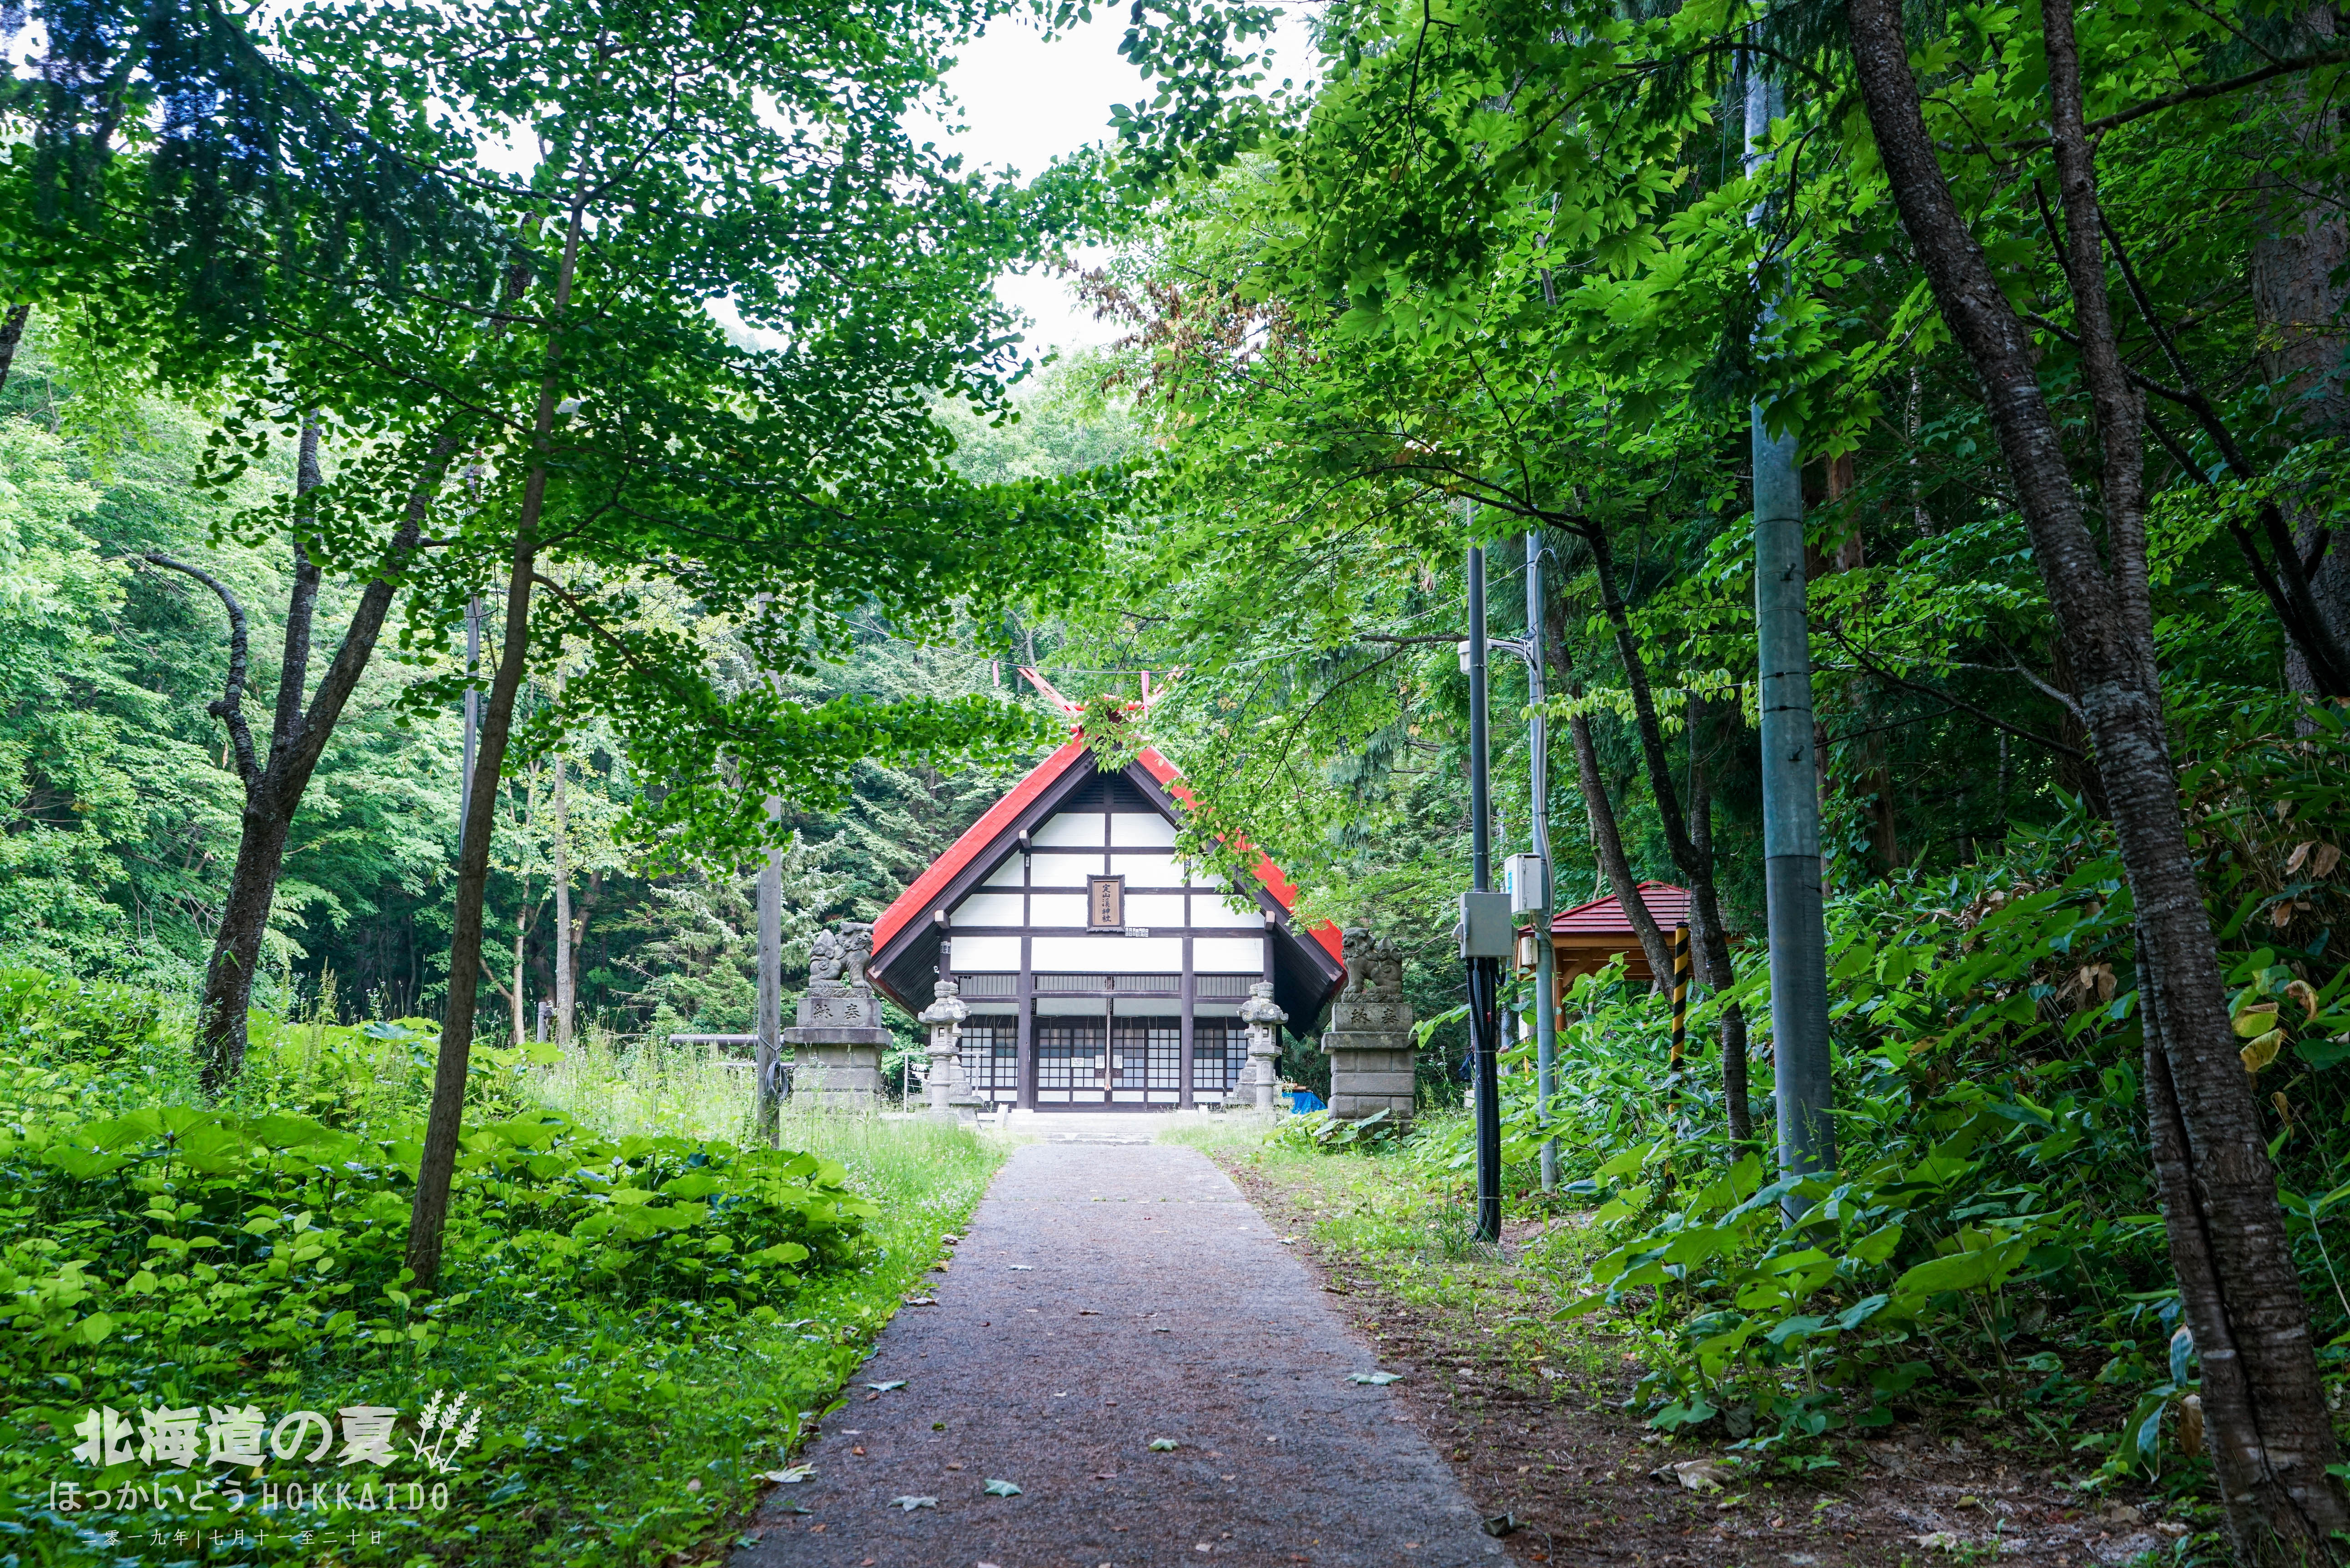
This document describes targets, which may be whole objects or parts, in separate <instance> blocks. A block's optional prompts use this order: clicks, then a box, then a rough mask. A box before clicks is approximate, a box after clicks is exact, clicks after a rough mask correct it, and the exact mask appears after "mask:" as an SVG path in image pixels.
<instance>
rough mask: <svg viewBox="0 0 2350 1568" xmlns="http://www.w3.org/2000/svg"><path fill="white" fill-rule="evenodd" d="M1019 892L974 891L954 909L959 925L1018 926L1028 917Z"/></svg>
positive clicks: (956, 923) (954, 921) (955, 921)
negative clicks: (1021, 905) (1021, 906)
mask: <svg viewBox="0 0 2350 1568" xmlns="http://www.w3.org/2000/svg"><path fill="white" fill-rule="evenodd" d="M1020 904H1021V898H1020V895H1019V894H1017V893H973V894H972V896H971V897H970V898H965V899H964V900H963V901H962V903H960V904H957V905H956V906H955V907H954V909H953V923H954V924H955V925H958V926H1016V925H1019V924H1020V923H1021V922H1022V921H1023V920H1024V919H1026V916H1025V914H1024V911H1023V910H1022V909H1021V908H1020Z"/></svg>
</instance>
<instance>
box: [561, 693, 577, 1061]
mask: <svg viewBox="0 0 2350 1568" xmlns="http://www.w3.org/2000/svg"><path fill="white" fill-rule="evenodd" d="M555 700H556V702H557V703H558V704H560V703H561V702H562V701H563V672H562V671H561V670H556V673H555ZM570 772H571V764H570V763H569V762H567V761H566V760H565V758H564V756H563V753H561V752H560V751H558V752H556V754H555V1044H556V1048H557V1049H560V1050H566V1051H567V1050H569V1049H570V1048H571V1009H572V1007H573V1005H574V1003H575V1002H577V998H578V993H579V992H578V987H579V980H578V971H577V970H576V969H575V968H574V967H573V961H572V947H571V943H572V934H571V810H570V799H569V795H568V793H567V790H566V788H565V781H566V778H567V775H568V774H570ZM583 918H584V917H583Z"/></svg>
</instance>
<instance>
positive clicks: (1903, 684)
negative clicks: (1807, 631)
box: [1824, 624, 2084, 762]
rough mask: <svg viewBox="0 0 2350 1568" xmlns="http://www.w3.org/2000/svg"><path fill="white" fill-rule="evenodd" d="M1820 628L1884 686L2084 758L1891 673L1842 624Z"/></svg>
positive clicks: (1945, 693)
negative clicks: (1941, 704)
mask: <svg viewBox="0 0 2350 1568" xmlns="http://www.w3.org/2000/svg"><path fill="white" fill-rule="evenodd" d="M1824 629H1825V631H1826V632H1827V634H1828V635H1829V636H1830V637H1832V638H1834V639H1835V641H1836V646H1837V647H1839V648H1841V649H1844V650H1845V651H1846V653H1848V654H1850V655H1851V656H1852V658H1853V662H1855V663H1856V664H1858V665H1859V666H1860V667H1861V668H1862V669H1863V670H1866V671H1868V673H1869V674H1871V675H1874V676H1876V677H1877V679H1878V680H1882V681H1884V682H1885V683H1886V684H1887V685H1888V686H1898V687H1899V688H1901V690H1903V691H1915V692H1916V693H1918V695H1919V696H1920V697H1931V698H1933V699H1934V700H1935V701H1938V702H1946V703H1948V704H1950V706H1951V707H1952V708H1955V709H1957V710H1958V711H1960V712H1962V713H1971V714H1973V715H1974V716H1975V717H1976V718H1978V719H1981V721H1982V722H1984V723H1986V724H1989V725H1991V727H1992V728H1993V729H1998V730H2004V731H2006V732H2008V733H2009V734H2011V735H2013V736H2015V737H2016V738H2017V739H2018V740H2023V741H2029V742H2032V743H2033V745H2035V746H2043V747H2045V748H2046V749H2048V750H2049V751H2052V752H2054V753H2057V754H2059V755H2060V756H2067V757H2071V758H2072V759H2073V760H2074V761H2075V762H2080V761H2082V760H2084V757H2083V753H2082V752H2081V751H2080V749H2079V748H2078V747H2074V746H2068V745H2066V744H2065V743H2064V742H2062V741H2056V740H2051V739H2050V738H2049V737H2047V736H2046V735H2043V734H2039V733H2037V732H2033V731H2031V730H2026V729H2023V728H2022V727H2021V726H2019V725H2015V724H2011V723H2009V722H2007V721H2006V720H2004V719H2002V718H2001V717H2000V716H1999V715H1998V714H1996V713H1993V712H1991V711H1989V710H1988V709H1984V708H1978V707H1976V706H1975V705H1974V704H1973V703H1971V702H1970V701H1967V700H1966V699H1965V698H1963V697H1953V696H1952V695H1950V693H1949V692H1948V691H1939V690H1938V689H1936V688H1934V687H1931V686H1920V685H1919V684H1918V682H1916V681H1914V680H1903V679H1902V678H1901V677H1900V676H1898V675H1896V674H1894V673H1893V671H1891V670H1887V669H1886V668H1885V667H1884V666H1883V665H1881V664H1879V663H1877V661H1876V660H1875V659H1871V658H1869V657H1868V655H1867V654H1866V653H1864V652H1862V651H1861V650H1860V649H1858V648H1856V647H1855V646H1854V645H1853V642H1852V639H1849V638H1847V637H1846V636H1845V634H1844V628H1842V627H1839V626H1835V625H1833V624H1831V625H1827V626H1825V628H1824Z"/></svg>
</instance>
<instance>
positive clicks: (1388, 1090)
mask: <svg viewBox="0 0 2350 1568" xmlns="http://www.w3.org/2000/svg"><path fill="white" fill-rule="evenodd" d="M1342 950H1343V951H1344V953H1345V955H1346V960H1347V988H1346V990H1344V991H1342V992H1339V993H1338V1000H1337V1001H1336V1002H1333V1003H1331V1005H1330V1027H1329V1028H1328V1030H1327V1031H1326V1032H1325V1033H1324V1034H1323V1036H1322V1050H1323V1053H1324V1054H1326V1055H1327V1056H1328V1057H1329V1058H1330V1114H1331V1116H1335V1117H1337V1118H1339V1119H1341V1120H1345V1121H1360V1120H1362V1119H1363V1118H1364V1117H1366V1116H1376V1115H1378V1113H1379V1112H1381V1111H1385V1112H1387V1113H1388V1120H1390V1121H1393V1122H1398V1123H1403V1122H1409V1121H1410V1120H1411V1114H1412V1102H1413V1097H1414V1093H1415V1089H1414V1084H1415V1068H1416V1066H1417V1064H1418V1058H1419V1052H1418V1051H1417V1050H1416V1049H1415V1048H1414V1047H1413V1045H1412V1040H1411V1026H1412V1022H1413V1018H1412V1011H1411V1005H1410V1004H1409V1002H1405V1001H1404V1000H1403V962H1402V959H1401V957H1400V956H1399V954H1398V953H1397V952H1396V950H1395V947H1394V944H1393V943H1390V942H1383V941H1375V940H1372V938H1371V935H1370V933H1369V932H1367V931H1361V930H1351V931H1348V932H1347V933H1346V934H1345V937H1344V945H1343V949H1342Z"/></svg>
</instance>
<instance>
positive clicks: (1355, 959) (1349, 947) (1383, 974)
mask: <svg viewBox="0 0 2350 1568" xmlns="http://www.w3.org/2000/svg"><path fill="white" fill-rule="evenodd" d="M1339 954H1340V956H1341V957H1342V958H1343V959H1344V960H1345V961H1346V964H1347V994H1349V995H1350V996H1354V997H1357V998H1360V999H1362V1000H1365V1001H1379V1000H1387V999H1399V998H1401V997H1402V995H1403V954H1402V953H1400V952H1399V951H1398V950H1396V945H1395V943H1393V942H1391V941H1389V940H1387V939H1386V938H1384V937H1374V936H1373V935H1371V933H1370V932H1368V931H1367V930H1365V929H1363V928H1361V927H1360V926H1356V927H1352V928H1349V929H1347V931H1345V932H1344V933H1343V934H1342V935H1341V937H1340V939H1339Z"/></svg>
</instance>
